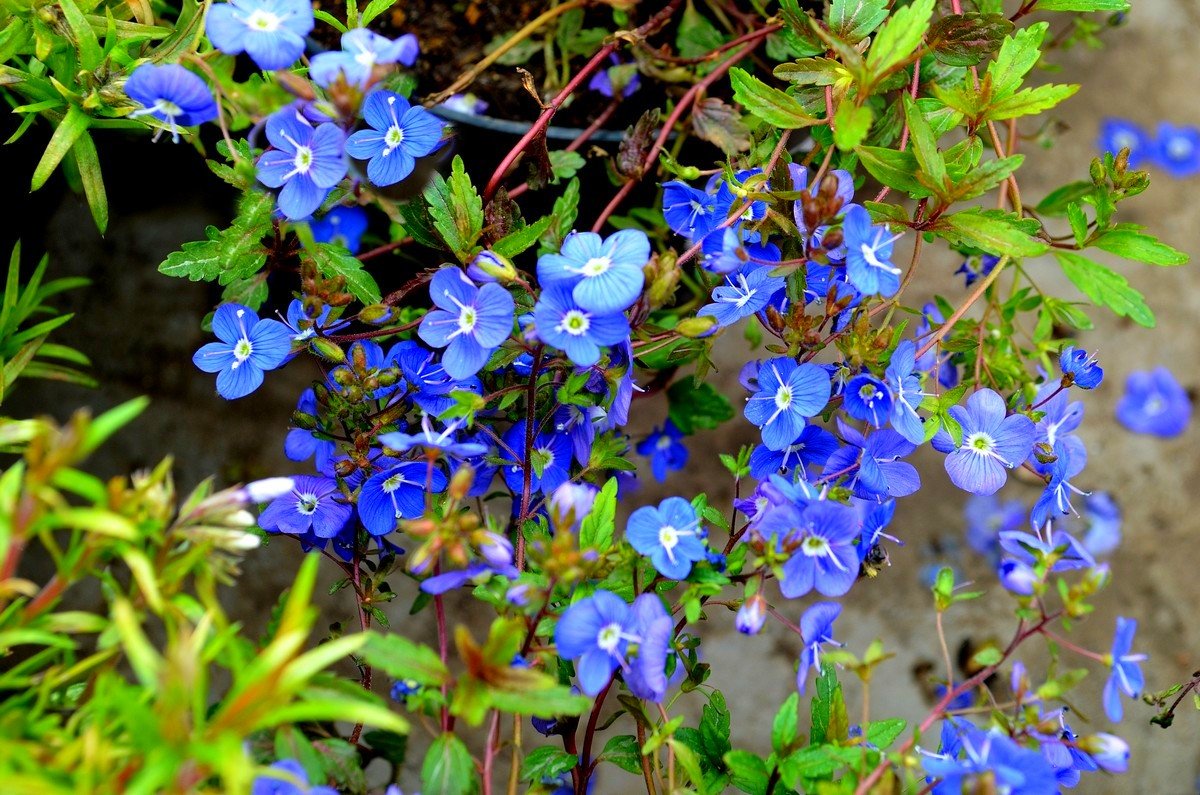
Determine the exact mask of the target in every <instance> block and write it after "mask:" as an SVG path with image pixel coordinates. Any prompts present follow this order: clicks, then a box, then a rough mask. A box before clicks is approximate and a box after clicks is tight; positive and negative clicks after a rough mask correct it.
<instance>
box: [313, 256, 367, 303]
mask: <svg viewBox="0 0 1200 795" xmlns="http://www.w3.org/2000/svg"><path fill="white" fill-rule="evenodd" d="M300 256H301V258H302V259H303V258H305V257H307V258H309V259H311V260H312V261H313V263H314V264H315V265H316V266H317V271H318V272H320V274H321V275H322V276H324V277H325V278H326V279H329V278H332V277H334V276H341V277H342V278H343V279H345V280H346V289H348V290H349V291H350V293H351V294H352V295H353V296H354V297H355V298H357V299H358V300H359V301H361V302H362V303H364V304H377V303H379V300H380V298H381V295H380V292H379V285H378V284H376V283H375V279H374V277H372V276H371V274H370V273H368V272H367V271H366V270H364V269H363V264H362V262H361V261H360V260H359V259H358V257H355V256H354V255H353V254H351V253H350V252H349V251H347V250H346V248H345V246H341V245H339V244H337V243H314V244H313V245H312V246H310V247H308V248H305V249H304V250H303V251H302V252H301V254H300Z"/></svg>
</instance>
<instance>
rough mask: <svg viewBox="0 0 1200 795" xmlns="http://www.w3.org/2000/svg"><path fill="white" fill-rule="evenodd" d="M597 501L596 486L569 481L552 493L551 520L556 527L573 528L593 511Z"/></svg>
mask: <svg viewBox="0 0 1200 795" xmlns="http://www.w3.org/2000/svg"><path fill="white" fill-rule="evenodd" d="M595 501H596V488H595V486H590V485H588V484H586V483H571V482H570V481H567V482H566V483H564V484H562V485H561V486H559V487H558V488H557V489H555V490H554V493H553V494H552V495H550V520H551V522H552V523H553V525H554V527H555V529H563V530H572V529H574V528H575V527H578V526H579V523H580V522H581V521H583V517H585V516H587V515H588V514H589V513H591V512H592V505H593V503H595Z"/></svg>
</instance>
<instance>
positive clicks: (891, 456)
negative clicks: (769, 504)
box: [821, 419, 921, 498]
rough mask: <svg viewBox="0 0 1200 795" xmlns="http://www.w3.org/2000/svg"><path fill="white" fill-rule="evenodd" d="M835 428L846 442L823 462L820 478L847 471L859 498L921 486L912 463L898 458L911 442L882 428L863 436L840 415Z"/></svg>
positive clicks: (829, 478)
mask: <svg viewBox="0 0 1200 795" xmlns="http://www.w3.org/2000/svg"><path fill="white" fill-rule="evenodd" d="M838 431H839V432H840V433H841V434H842V439H843V440H844V441H845V442H846V446H845V447H843V448H841V449H840V450H838V451H837V452H835V453H834V454H833V455H831V456H830V457H829V460H828V461H826V462H825V470H824V474H823V475H822V477H821V480H822V481H823V482H829V481H833V480H835V479H837V478H840V477H842V476H846V475H848V476H850V486H851V487H852V488H853V489H854V494H855V496H856V497H862V498H877V497H882V496H888V497H907V496H908V495H909V494H912V493H914V492H916V491H917V490H918V489H919V488H921V476H920V474H918V473H917V469H916V467H914V466H913V465H912V464H910V463H908V462H907V461H901V460H900V459H901V458H904V457H905V456H907V455H909V454H911V453H912V451H913V450H915V449H916V445H914V444H913V443H912V442H910V441H908V440H907V439H905V438H904V437H903V436H901V435H900V434H898V433H896V432H895V431H893V430H889V429H886V428H885V429H884V430H881V431H875V432H874V433H872V434H871V435H870V436H863V435H862V434H861V433H859V432H858V431H857V430H856V429H854V428H853V427H851V426H849V425H847V424H845V423H843V422H842V421H841V420H840V419H839V420H838Z"/></svg>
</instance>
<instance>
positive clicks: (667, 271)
mask: <svg viewBox="0 0 1200 795" xmlns="http://www.w3.org/2000/svg"><path fill="white" fill-rule="evenodd" d="M677 259H678V258H677V257H676V256H675V255H674V254H673V253H667V254H661V255H659V256H656V257H653V258H651V260H650V262H649V263H648V264H647V265H646V267H645V272H646V299H647V300H648V301H649V302H650V306H652V307H658V306H664V305H665V304H666V303H667V302H668V301H670V300H671V296H673V295H674V294H675V290H676V289H677V288H678V287H679V277H680V273H681V271H680V269H679V266H678V265H677V264H676V260H677Z"/></svg>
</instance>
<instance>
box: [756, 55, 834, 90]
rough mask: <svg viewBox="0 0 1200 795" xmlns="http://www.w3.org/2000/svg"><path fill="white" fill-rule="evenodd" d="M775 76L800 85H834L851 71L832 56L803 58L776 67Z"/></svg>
mask: <svg viewBox="0 0 1200 795" xmlns="http://www.w3.org/2000/svg"><path fill="white" fill-rule="evenodd" d="M774 74H775V76H776V77H778V78H779V79H780V80H787V81H789V82H792V83H795V84H796V85H799V86H832V85H834V84H836V83H837V82H838V81H839V80H843V79H847V78H848V77H849V75H850V73H849V72H848V71H847V70H846V67H845V66H843V65H842V64H841V62H840V61H835V60H834V59H832V58H801V59H800V60H798V61H796V62H794V63H784V64H780V65H779V66H776V67H775V72H774Z"/></svg>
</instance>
